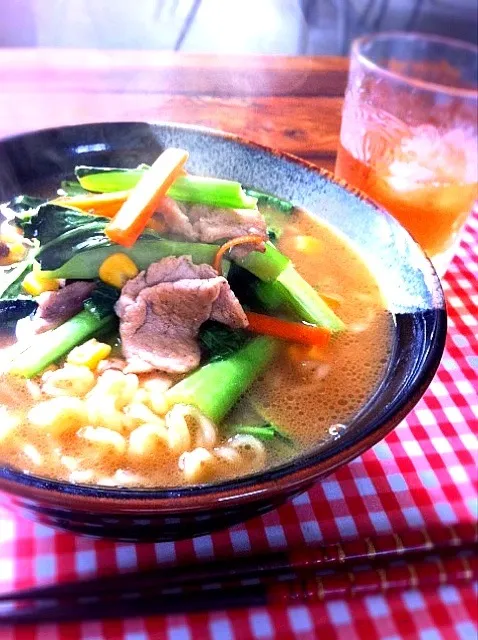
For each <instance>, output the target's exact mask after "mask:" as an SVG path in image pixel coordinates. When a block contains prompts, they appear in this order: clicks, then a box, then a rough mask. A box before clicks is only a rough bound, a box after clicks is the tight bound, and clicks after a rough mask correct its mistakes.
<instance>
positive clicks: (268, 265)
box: [234, 242, 290, 282]
mask: <svg viewBox="0 0 478 640" xmlns="http://www.w3.org/2000/svg"><path fill="white" fill-rule="evenodd" d="M234 262H236V263H237V264H238V265H240V266H241V267H243V268H244V269H247V271H250V273H253V274H254V275H255V276H257V277H258V278H259V279H260V280H263V281H264V282H272V281H274V280H275V279H276V278H277V277H278V276H279V274H280V273H282V271H284V269H285V268H286V267H287V265H288V264H290V260H289V258H286V257H285V255H283V254H282V253H281V252H280V251H279V250H278V249H276V248H275V247H274V245H273V244H272V243H271V242H266V250H265V251H264V253H261V252H260V251H251V252H250V253H248V254H247V256H244V257H243V258H234Z"/></svg>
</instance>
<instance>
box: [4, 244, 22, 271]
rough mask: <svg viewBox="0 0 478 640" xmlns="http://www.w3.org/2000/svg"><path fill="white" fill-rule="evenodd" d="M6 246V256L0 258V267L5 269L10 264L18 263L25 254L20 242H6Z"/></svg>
mask: <svg viewBox="0 0 478 640" xmlns="http://www.w3.org/2000/svg"><path fill="white" fill-rule="evenodd" d="M6 246H7V248H8V253H7V255H6V256H3V257H1V258H0V266H2V267H6V266H8V265H10V264H14V263H15V262H20V260H23V258H24V257H25V253H26V247H25V246H24V245H23V244H22V243H21V242H17V241H14V242H12V243H8V242H7V243H6Z"/></svg>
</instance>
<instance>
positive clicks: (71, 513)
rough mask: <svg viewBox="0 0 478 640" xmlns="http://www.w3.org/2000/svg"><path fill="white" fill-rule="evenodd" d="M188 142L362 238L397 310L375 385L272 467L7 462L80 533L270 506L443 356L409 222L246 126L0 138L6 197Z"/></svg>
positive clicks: (375, 420)
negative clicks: (80, 468)
mask: <svg viewBox="0 0 478 640" xmlns="http://www.w3.org/2000/svg"><path fill="white" fill-rule="evenodd" d="M171 146H174V147H182V148H185V149H188V150H189V152H190V159H189V162H188V168H189V169H190V171H191V172H193V173H197V174H199V175H205V176H216V177H221V178H228V179H234V180H238V181H240V182H241V183H242V184H244V185H250V186H253V187H254V188H256V189H259V190H262V191H264V192H267V193H271V194H274V195H276V196H278V197H280V198H282V199H284V200H288V201H290V202H292V203H294V204H295V205H297V206H300V207H302V208H304V209H307V210H308V211H309V212H311V213H312V214H314V215H318V216H319V217H320V218H321V219H323V220H325V221H326V222H328V223H330V224H331V225H333V227H334V228H335V229H336V230H337V232H338V233H340V234H342V235H343V236H345V237H346V238H347V239H348V241H349V242H350V243H351V245H352V246H354V247H356V248H357V250H358V252H359V253H360V255H361V256H362V258H363V259H364V260H365V262H366V263H367V264H368V266H369V269H370V270H371V272H372V274H373V275H374V277H375V278H376V280H377V282H378V284H379V286H380V287H381V290H382V294H383V297H384V299H385V302H386V306H387V309H388V311H389V312H390V313H391V314H392V316H393V318H394V322H393V335H392V349H391V356H390V359H389V363H388V366H387V368H386V371H385V374H384V375H383V377H382V380H381V382H380V384H379V386H378V388H377V389H376V390H375V392H374V393H373V395H372V397H371V398H370V399H369V400H368V401H367V402H366V404H364V406H362V407H361V409H360V410H359V411H358V413H357V414H356V415H355V417H354V418H353V419H352V420H351V421H350V422H349V423H348V425H347V428H346V429H343V430H337V429H336V428H335V427H334V428H331V429H330V430H329V433H328V434H326V437H325V438H323V439H322V440H321V442H320V444H318V445H317V446H316V447H315V448H314V449H312V450H310V451H308V452H306V453H304V454H302V455H301V456H299V457H297V458H296V459H294V460H292V461H289V462H287V463H284V464H282V465H280V466H276V467H274V468H272V469H269V470H266V471H263V472H260V473H257V474H254V475H250V476H246V477H241V478H238V479H235V480H229V481H224V482H220V483H219V484H213V485H204V486H198V487H194V486H193V487H180V488H173V489H123V488H109V487H94V486H86V485H85V486H83V485H74V484H69V483H67V482H59V481H55V480H46V479H43V478H40V477H35V476H34V475H31V474H30V475H27V474H25V473H22V472H21V471H19V470H17V469H14V468H11V467H8V466H3V467H1V466H0V496H1V498H2V500H3V501H4V502H5V503H7V504H9V505H10V506H12V507H14V508H17V509H20V510H21V511H22V512H23V513H24V514H25V515H26V516H27V517H30V518H34V519H35V520H38V521H40V522H43V523H45V524H48V525H52V526H57V527H61V528H64V529H69V530H70V531H75V532H78V533H85V534H90V535H95V536H106V537H114V538H118V539H122V540H171V539H177V538H181V537H191V536H196V535H201V534H205V533H209V532H211V531H213V530H216V529H219V528H221V527H227V526H229V525H232V524H235V523H237V522H240V521H243V520H246V519H248V518H251V517H253V516H256V515H259V514H261V513H264V512H266V511H268V510H270V509H273V508H274V507H276V506H277V505H279V504H281V503H282V502H284V501H285V500H286V499H287V498H289V497H291V496H293V495H294V494H297V493H299V492H301V491H304V490H306V489H307V488H308V487H310V485H311V484H312V483H314V482H316V481H318V480H320V479H322V478H324V477H325V476H327V475H328V474H330V473H332V472H333V471H335V470H336V469H337V468H338V467H340V466H341V465H344V464H346V463H347V462H349V461H350V460H352V459H353V458H355V457H356V456H358V455H360V454H361V453H363V452H364V451H366V450H367V449H369V448H370V447H372V446H373V445H374V444H375V443H377V442H378V441H379V440H381V439H382V438H384V437H385V436H386V435H387V433H389V432H390V431H391V430H392V429H393V428H394V427H395V426H396V425H397V424H398V423H399V422H400V421H401V420H402V419H403V418H404V417H405V416H406V415H407V413H409V412H410V411H411V409H412V408H413V407H414V405H415V404H416V403H417V401H418V400H419V398H420V397H421V396H422V395H423V393H424V392H425V390H426V389H427V387H428V385H429V384H430V382H431V380H432V377H433V375H434V373H435V371H436V369H437V367H438V364H439V362H440V358H441V355H442V352H443V348H444V343H445V335H446V310H445V302H444V297H443V292H442V289H441V286H440V282H439V279H438V277H437V276H436V274H435V272H434V270H433V267H432V265H431V263H430V262H429V260H428V259H427V258H426V257H425V255H424V254H423V252H422V251H421V249H420V248H419V247H418V245H417V244H416V243H415V242H414V241H413V240H412V238H411V237H410V236H409V235H408V233H407V232H406V231H405V230H404V229H403V228H402V227H401V226H400V224H399V223H398V222H396V221H395V219H393V218H392V217H391V216H390V215H388V214H387V213H386V212H385V211H384V210H383V209H381V208H379V207H378V206H377V205H375V204H374V203H373V202H372V201H370V200H368V199H367V198H366V197H365V196H364V195H363V194H360V193H358V192H357V191H356V190H354V189H352V188H350V187H348V186H347V185H346V184H345V183H343V182H341V181H339V180H337V179H335V178H334V177H333V175H332V174H330V173H329V172H327V171H324V170H321V169H318V168H317V167H315V166H313V165H311V164H308V163H306V162H304V161H301V160H299V159H297V158H294V157H292V156H288V155H286V154H282V153H279V152H277V151H274V150H272V149H268V148H265V147H262V146H259V145H256V144H253V143H251V142H248V141H246V140H243V139H241V138H238V137H237V136H232V135H228V134H224V133H221V132H217V131H211V130H207V129H202V128H197V127H190V126H184V125H175V124H148V123H140V122H133V123H131V122H129V123H100V124H90V125H80V126H73V127H61V128H56V129H49V130H44V131H38V132H34V133H28V134H25V135H19V136H16V137H13V138H9V139H7V140H4V141H2V142H0V196H1V197H0V201H5V200H7V199H9V198H10V197H11V196H13V195H15V194H18V193H24V192H28V191H29V189H30V192H31V190H32V189H31V186H32V185H35V184H45V183H48V182H50V181H51V184H52V185H57V184H58V183H59V181H60V180H61V179H62V178H64V177H65V176H66V175H69V174H71V173H72V172H73V170H74V167H75V165H78V164H88V165H109V166H136V165H137V164H139V163H141V162H150V161H152V160H154V158H155V157H157V156H158V154H159V153H160V152H161V150H162V149H164V148H166V147H171Z"/></svg>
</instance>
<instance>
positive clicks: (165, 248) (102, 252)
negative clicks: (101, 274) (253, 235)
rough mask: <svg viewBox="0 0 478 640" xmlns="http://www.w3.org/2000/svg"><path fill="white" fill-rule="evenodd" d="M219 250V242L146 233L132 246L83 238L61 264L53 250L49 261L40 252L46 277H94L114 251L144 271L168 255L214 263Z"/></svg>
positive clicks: (88, 278) (48, 258) (43, 273)
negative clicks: (201, 241) (211, 242)
mask: <svg viewBox="0 0 478 640" xmlns="http://www.w3.org/2000/svg"><path fill="white" fill-rule="evenodd" d="M217 249H218V247H217V246H216V245H211V244H201V243H199V242H179V241H176V240H167V239H166V238H160V237H159V236H157V235H155V234H153V233H151V234H143V235H142V236H141V237H140V238H139V240H137V241H136V242H135V244H134V245H133V246H132V247H131V248H126V247H120V246H118V245H117V244H112V243H111V242H110V241H109V240H108V238H106V236H104V235H101V236H97V237H95V238H93V239H92V241H91V242H87V241H83V242H82V243H81V244H80V245H78V246H77V247H76V251H71V250H70V255H71V257H70V258H69V259H68V260H67V261H66V262H61V263H60V264H58V261H57V260H56V259H55V256H54V255H53V256H52V255H51V254H50V252H48V253H47V260H41V257H42V256H41V255H40V262H41V265H42V276H43V277H45V278H67V279H77V280H95V279H96V278H97V277H98V271H99V268H100V266H101V265H102V264H103V262H104V261H105V260H106V258H108V257H109V256H110V255H112V254H114V253H118V252H121V253H125V254H126V255H127V256H129V257H130V258H131V260H133V262H134V263H135V264H136V266H137V267H138V269H141V270H143V269H147V268H148V267H149V266H150V265H151V264H152V263H153V262H157V261H158V260H161V258H166V257H167V256H184V255H187V256H191V259H192V261H193V262H194V263H196V264H211V263H212V261H213V260H214V256H215V255H216V253H217Z"/></svg>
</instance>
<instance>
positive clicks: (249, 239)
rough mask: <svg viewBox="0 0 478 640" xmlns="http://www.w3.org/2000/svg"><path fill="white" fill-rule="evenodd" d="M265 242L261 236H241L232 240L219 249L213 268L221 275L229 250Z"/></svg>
mask: <svg viewBox="0 0 478 640" xmlns="http://www.w3.org/2000/svg"><path fill="white" fill-rule="evenodd" d="M263 242H264V238H262V237H261V236H239V237H238V238H232V240H228V241H227V242H225V243H224V244H223V245H222V246H221V247H220V248H219V250H218V252H217V253H216V257H215V258H214V262H213V263H212V266H213V267H214V269H216V271H217V272H218V273H219V274H221V273H222V270H221V261H222V258H223V256H224V254H225V253H226V252H227V251H229V249H232V247H237V246H238V245H240V244H262V243H263Z"/></svg>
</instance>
